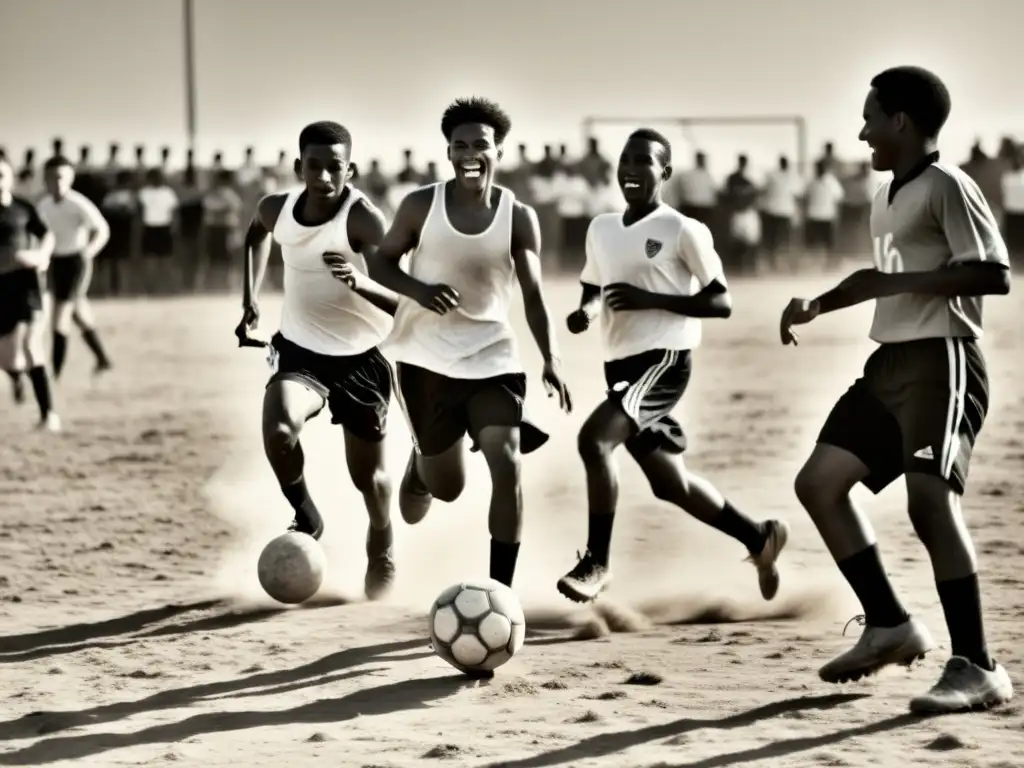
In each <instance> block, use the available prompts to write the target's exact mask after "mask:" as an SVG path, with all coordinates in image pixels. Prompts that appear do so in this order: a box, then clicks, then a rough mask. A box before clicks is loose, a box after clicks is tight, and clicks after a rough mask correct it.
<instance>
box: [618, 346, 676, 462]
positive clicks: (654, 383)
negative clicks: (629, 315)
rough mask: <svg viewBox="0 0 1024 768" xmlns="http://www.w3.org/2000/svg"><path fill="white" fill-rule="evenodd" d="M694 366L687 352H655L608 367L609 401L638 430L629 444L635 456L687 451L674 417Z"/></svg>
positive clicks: (657, 350)
mask: <svg viewBox="0 0 1024 768" xmlns="http://www.w3.org/2000/svg"><path fill="white" fill-rule="evenodd" d="M692 366H693V362H692V355H691V354H690V351H689V350H686V349H684V350H676V349H653V350H651V351H650V352H642V353H640V354H639V355H631V356H630V357H624V358H622V359H620V360H609V361H608V362H606V363H605V364H604V379H605V382H606V383H607V384H608V399H609V400H614V401H616V402H618V403H619V405H620V406H621V407H622V410H623V411H625V413H626V415H627V416H629V418H630V419H631V420H632V421H633V423H634V424H635V425H636V428H637V432H636V434H635V435H633V436H632V437H631V438H629V440H627V441H626V450H628V451H629V452H630V453H631V454H632V455H634V456H642V455H644V454H647V453H650V452H651V451H655V450H659V449H660V450H665V451H668V452H669V453H683V452H684V451H685V450H686V433H685V432H684V431H683V428H682V426H681V425H680V424H679V422H678V421H676V420H675V419H673V418H672V416H671V415H670V414H671V413H672V410H673V409H674V408H675V407H676V405H678V404H679V401H680V400H681V399H682V397H683V393H684V392H686V386H687V385H688V384H689V383H690V373H691V371H692Z"/></svg>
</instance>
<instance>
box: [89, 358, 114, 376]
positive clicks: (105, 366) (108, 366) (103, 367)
mask: <svg viewBox="0 0 1024 768" xmlns="http://www.w3.org/2000/svg"><path fill="white" fill-rule="evenodd" d="M112 370H114V365H113V363H111V362H110V361H109V360H102V361H99V362H97V363H96V365H95V366H94V367H93V369H92V375H93V376H102V375H103V374H104V373H107V372H109V371H112Z"/></svg>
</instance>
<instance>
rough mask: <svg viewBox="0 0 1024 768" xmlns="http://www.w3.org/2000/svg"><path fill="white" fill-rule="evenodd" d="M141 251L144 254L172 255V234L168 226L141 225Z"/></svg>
mask: <svg viewBox="0 0 1024 768" xmlns="http://www.w3.org/2000/svg"><path fill="white" fill-rule="evenodd" d="M142 253H143V255H144V256H161V257H167V256H173V255H174V235H173V233H172V232H171V228H170V227H143V228H142Z"/></svg>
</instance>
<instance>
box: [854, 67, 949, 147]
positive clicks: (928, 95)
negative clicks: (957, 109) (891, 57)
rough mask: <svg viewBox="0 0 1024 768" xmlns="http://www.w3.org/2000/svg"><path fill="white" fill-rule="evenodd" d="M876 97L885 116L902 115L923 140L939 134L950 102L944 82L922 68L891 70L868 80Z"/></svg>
mask: <svg viewBox="0 0 1024 768" xmlns="http://www.w3.org/2000/svg"><path fill="white" fill-rule="evenodd" d="M871 87H872V88H874V89H875V97H876V98H877V99H878V104H879V106H880V107H881V108H882V111H883V112H884V113H885V114H887V115H895V114H896V113H897V112H903V113H904V114H906V115H907V117H909V118H910V120H911V122H913V123H914V125H915V126H916V127H917V130H918V131H920V132H921V134H922V135H923V136H924V137H925V138H926V139H934V138H936V137H937V136H938V135H939V131H941V130H942V126H944V125H945V124H946V120H948V119H949V112H950V109H951V108H952V102H951V100H950V97H949V91H948V90H947V89H946V85H945V83H943V82H942V80H940V79H939V77H938V75H936V74H934V73H933V72H929V71H928V70H927V69H923V68H922V67H893V68H891V69H887V70H885V71H884V72H879V73H878V74H877V75H875V76H874V77H873V78H872V79H871Z"/></svg>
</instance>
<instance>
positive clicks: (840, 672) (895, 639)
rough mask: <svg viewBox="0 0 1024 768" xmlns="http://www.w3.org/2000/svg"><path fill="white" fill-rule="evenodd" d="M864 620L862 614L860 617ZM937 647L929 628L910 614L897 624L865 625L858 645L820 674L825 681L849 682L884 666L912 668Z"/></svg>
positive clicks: (819, 672) (858, 618)
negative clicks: (898, 665)
mask: <svg viewBox="0 0 1024 768" xmlns="http://www.w3.org/2000/svg"><path fill="white" fill-rule="evenodd" d="M857 620H858V621H861V617H857ZM934 647H935V641H934V640H932V636H931V633H930V632H929V631H928V628H927V627H926V626H925V625H924V624H922V623H921V622H920V621H918V620H917V619H915V618H913V617H911V618H909V619H907V620H906V621H905V622H903V623H902V624H900V625H899V626H896V627H872V626H871V625H870V624H868V625H865V626H864V632H863V633H862V634H861V636H860V639H859V640H858V641H857V644H856V645H854V646H853V648H851V649H850V650H848V651H847V652H846V653H844V654H842V655H840V656H837V657H836V658H834V659H832V661H830V662H829V663H828V664H826V665H825V666H823V667H822V668H821V669H820V670H819V671H818V675H819V676H820V677H821V679H822V680H824V681H825V682H826V683H846V682H849V681H851V680H860V679H861V678H862V677H867V676H868V675H873V674H874V673H875V672H877V671H878V670H880V669H882V667H887V666H889V665H890V664H902V665H903V666H906V667H909V666H910V665H911V664H913V663H914V662H915V661H918V660H920V659H923V658H924V655H925V654H926V653H928V651H930V650H932V649H933V648H934Z"/></svg>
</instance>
